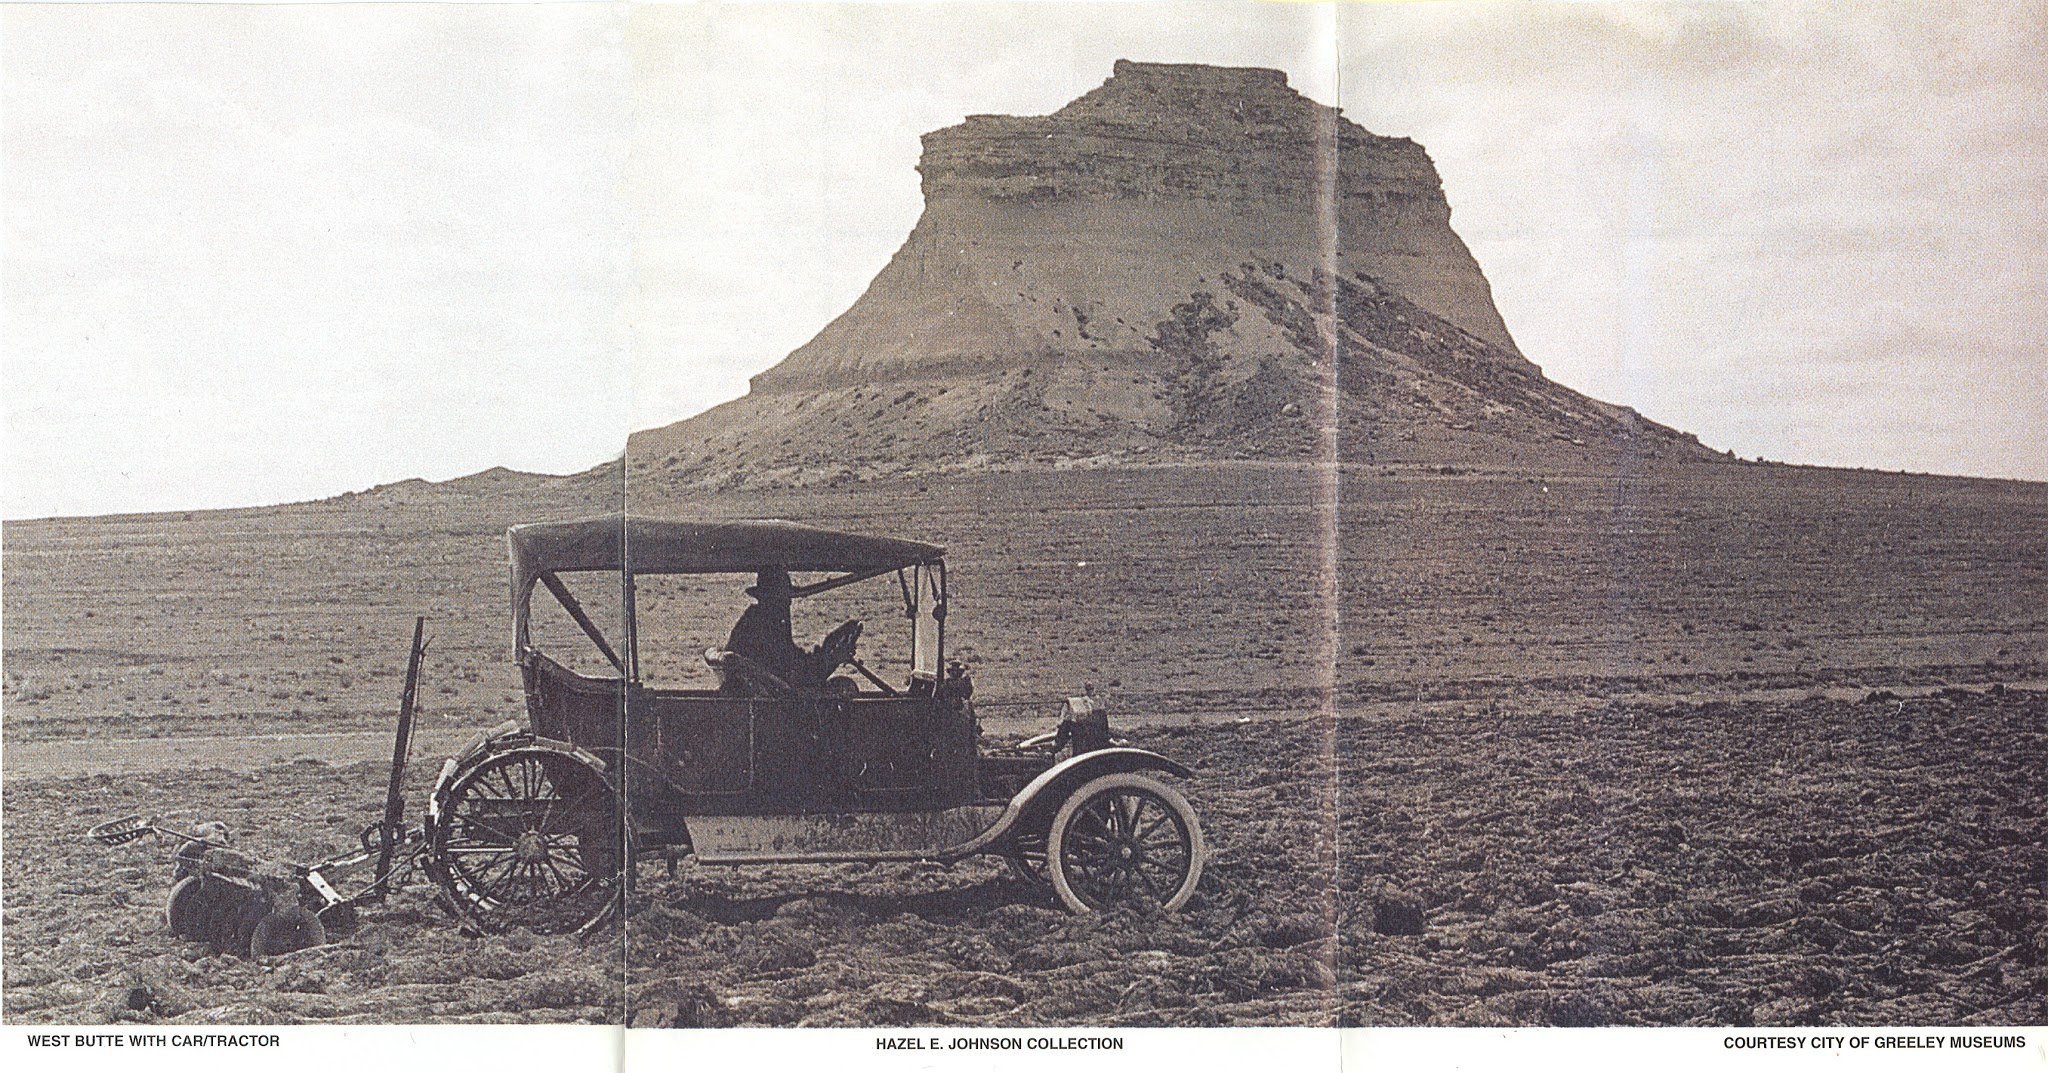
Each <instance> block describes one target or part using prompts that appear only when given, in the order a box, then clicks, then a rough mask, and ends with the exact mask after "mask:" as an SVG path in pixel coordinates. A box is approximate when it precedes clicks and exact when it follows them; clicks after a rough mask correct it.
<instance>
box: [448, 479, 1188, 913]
mask: <svg viewBox="0 0 2048 1073" xmlns="http://www.w3.org/2000/svg"><path fill="white" fill-rule="evenodd" d="M508 540H509V544H510V550H511V580H512V587H511V596H512V608H513V616H512V618H513V641H514V651H515V653H516V658H517V659H518V663H519V668H520V674H521V677H522V680H523V682H524V685H525V694H526V718H525V719H524V720H523V721H515V722H513V723H508V724H506V725H504V726H501V727H499V728H497V729H496V730H494V731H493V732H491V733H489V734H487V735H485V736H484V737H483V738H481V739H479V740H478V741H477V742H476V743H475V744H473V745H472V746H471V747H470V748H469V749H467V750H465V751H464V752H463V753H462V754H461V755H460V756H457V757H455V758H452V759H450V760H449V761H448V762H447V763H446V764H445V765H444V767H443V770H442V773H441V777H440V779H439V780H438V782H437V783H436V786H435V789H434V791H433V795H432V797H431V798H430V799H429V804H428V820H427V823H426V841H427V847H426V865H427V868H428V871H429V872H430V873H431V874H432V875H433V876H434V878H435V879H436V880H437V881H438V882H439V883H440V884H441V886H442V887H443V889H444V891H445V892H446V894H447V895H448V896H449V899H450V901H451V902H452V903H453V904H454V905H455V906H456V907H457V908H458V910H459V911H460V912H461V913H463V914H464V915H465V916H466V917H468V918H469V919H470V920H471V921H472V922H473V923H475V924H476V925H478V926H479V927H482V928H485V929H497V928H502V927H507V926H512V925H515V924H516V925H521V926H527V927H531V928H536V929H545V930H559V929H562V928H568V927H573V928H588V927H591V926H593V925H595V924H596V923H598V922H599V921H601V920H603V919H606V918H607V917H608V915H609V913H610V912H611V911H612V910H613V909H614V908H615V907H616V906H617V905H618V904H619V902H620V900H621V898H622V895H623V891H624V889H625V887H626V885H627V884H628V883H630V881H631V878H632V873H633V871H634V869H633V866H632V862H634V861H636V860H638V859H641V858H644V857H649V856H654V857H667V858H668V859H669V860H671V861H674V860H675V859H677V858H679V857H682V856H686V855H687V856H694V857H695V858H696V859H697V860H699V861H701V862H703V863H705V864H758V863H773V862H823V861H852V860H861V861H885V860H928V861H940V862H951V861H957V860H961V859H963V858H966V857H970V856H974V855H978V854H992V855H997V856H1001V857H1004V858H1006V859H1008V860H1009V861H1010V863H1011V865H1012V867H1013V869H1014V870H1015V871H1016V873H1017V874H1018V875H1019V876H1020V877H1022V878H1023V879H1025V880H1026V881H1027V882H1028V883H1030V884H1032V885H1036V886H1041V887H1044V888H1048V889H1049V890H1051V891H1053V892H1056V893H1057V894H1058V896H1059V898H1060V900H1061V901H1062V902H1064V903H1065V904H1066V905H1067V906H1068V907H1069V908H1070V909H1073V910H1074V911H1076V912H1090V911H1095V910H1098V909H1104V908H1108V907H1111V906H1114V905H1125V904H1128V905H1134V906H1137V907H1140V908H1146V909H1154V910H1172V909H1177V908H1179V907H1180V906H1181V905H1182V904H1184V903H1185V902H1186V901H1187V899H1188V898H1189V897H1190V896H1191V895H1192V893H1193V892H1194V890H1195V887H1196V884H1197V883H1198V881H1199V879H1200V875H1201V867H1202V860H1203V857H1204V852H1205V851H1204V847H1203V842H1202V833H1201V828H1200V825H1199V823H1198V821H1197V820H1196V818H1195V814H1194V811H1193V809H1192V807H1191V806H1190V805H1189V804H1188V803H1187V801H1186V799H1185V797H1184V796H1183V795H1182V794H1181V793H1180V792H1179V791H1178V790H1176V789H1174V788H1173V787H1172V786H1171V785H1170V784H1168V783H1166V782H1164V781H1162V778H1161V777H1162V776H1167V777H1173V778H1178V779H1186V778H1190V777H1192V773H1191V772H1190V771H1188V769H1186V768H1185V767H1183V766H1182V765H1180V764H1178V763H1176V762H1174V761H1172V760H1170V759H1168V758H1166V757H1164V756H1161V755H1159V754H1157V753H1153V752H1149V751H1147V750H1142V749H1133V748H1127V747H1119V746H1115V745H1107V746H1105V747H1099V748H1089V749H1082V748H1079V747H1076V749H1075V755H1071V756H1066V757H1060V756H1058V755H1057V754H1056V753H1055V752H1054V751H1053V750H1051V749H1049V748H1045V747H1042V746H1041V747H1037V748H1011V749H990V750H983V749H981V748H979V747H978V746H979V741H980V737H981V731H980V726H979V723H978V721H977V720H976V718H975V714H974V709H973V703H972V690H973V686H972V682H971V679H970V678H969V677H968V675H967V673H966V671H965V669H964V668H963V667H962V666H961V665H959V664H958V663H950V664H949V662H948V659H947V655H948V652H947V647H946V622H947V617H948V613H949V611H950V603H949V597H948V586H947V574H946V564H945V550H944V549H943V548H941V547H939V546H936V545H932V544H927V543H922V542H918V541H910V540H901V539H895V538H890V537H878V536H866V535H859V534H852V533H842V532H835V531H831V530H826V529H819V528H814V527H811V526H807V525H800V524H796V523H792V522H786V521H776V520H745V521H725V520H708V521H692V520H672V519H656V518H643V517H628V516H625V515H618V514H613V515H606V516H602V517H596V518H583V519H575V520H569V521H561V522H548V523H539V524H533V525H522V526H515V527H513V528H512V529H511V531H510V533H509V534H508ZM767 572H782V573H786V574H787V575H788V576H789V577H791V578H793V579H794V578H799V577H801V578H802V579H803V580H801V581H793V582H792V589H791V593H790V595H791V598H792V599H793V600H804V599H809V598H813V597H817V596H820V595H822V594H825V593H828V592H833V591H835V590H839V589H842V588H845V587H848V586H854V585H863V584H865V585H879V586H885V587H887V588H890V589H893V590H894V592H895V593H896V595H897V596H899V597H900V600H901V603H902V612H903V617H904V621H905V622H907V623H908V627H909V634H910V636H909V637H908V639H907V651H908V653H909V658H908V661H907V663H908V673H907V676H906V678H905V679H904V680H903V681H902V682H901V683H900V685H899V684H895V683H891V682H889V681H887V680H885V679H884V678H883V677H881V675H879V674H877V673H876V672H875V671H874V670H872V669H870V668H869V667H868V666H867V664H866V663H865V662H864V661H862V660H861V659H860V658H859V657H858V656H857V655H856V654H855V649H854V644H853V642H852V641H846V643H845V644H844V651H843V653H842V652H841V651H839V650H837V649H834V650H833V651H832V652H831V653H830V654H829V655H827V656H823V657H822V658H823V660H824V662H826V663H830V664H831V665H832V666H831V667H830V668H828V669H829V670H834V671H839V670H844V669H845V668H848V667H850V668H852V669H853V670H854V671H856V672H857V673H858V677H857V678H856V677H854V676H852V675H846V674H834V675H833V676H832V677H831V678H830V679H829V680H828V681H827V682H826V684H825V685H824V686H822V687H821V686H819V685H818V684H817V683H815V682H813V683H809V684H798V683H795V682H793V681H788V680H784V678H783V677H781V676H778V675H776V674H774V673H761V670H762V669H761V668H760V667H758V666H756V665H753V664H752V663H751V661H749V660H746V659H743V658H741V657H739V656H737V655H736V654H734V653H731V652H727V651H725V650H723V649H719V648H713V649H710V650H707V651H706V652H705V653H704V659H705V662H707V663H708V664H710V665H711V666H712V667H714V668H716V669H717V670H718V672H719V676H720V678H721V679H722V680H723V681H722V683H721V684H720V686H719V687H718V688H672V687H667V686H662V685H657V684H650V683H649V682H648V681H647V680H646V676H644V675H643V674H642V663H641V656H642V653H641V651H640V649H641V636H640V628H639V622H640V618H641V615H640V611H639V608H638V604H639V602H640V599H639V593H640V589H641V587H642V585H643V584H645V583H646V582H645V579H647V578H650V577H654V576H658V575H704V576H718V575H735V574H737V575H748V574H753V575H756V576H762V575H763V574H764V573H767ZM572 582H573V585H572ZM593 583H595V584H596V585H598V586H607V587H608V586H617V588H616V590H615V591H608V592H607V597H608V604H609V605H610V607H611V609H612V610H611V614H610V617H611V618H612V619H613V620H614V629H613V631H612V632H611V633H610V634H608V633H607V632H606V631H605V630H603V629H601V628H600V626H599V624H598V622H597V621H596V619H597V618H598V617H605V616H593V615H592V614H591V613H590V612H589V611H588V610H586V609H585V607H584V606H583V603H582V601H580V600H579V599H578V597H577V595H576V589H577V588H582V589H583V590H584V591H585V592H586V594H588V593H590V592H595V591H599V590H598V589H597V588H593V587H591V586H592V585H593ZM749 591H750V592H752V591H754V590H749ZM543 596H545V597H546V598H551V599H552V600H554V601H555V603H557V604H559V605H560V608H561V610H562V611H563V612H566V614H567V617H568V618H569V619H570V620H572V621H573V622H574V623H575V624H576V625H577V627H578V628H579V629H580V630H581V632H582V633H583V634H584V635H585V637H586V638H587V640H588V641H589V643H590V645H591V646H592V647H593V648H595V649H596V650H597V652H598V653H600V654H601V655H602V656H603V657H604V659H605V663H606V665H607V666H608V667H609V669H610V671H611V673H609V674H604V673H599V674H590V673H585V672H583V671H579V670H575V669H571V667H570V666H568V665H566V664H565V663H563V662H561V661H559V660H557V659H556V658H555V657H554V656H553V655H551V654H550V653H548V652H546V651H543V649H542V647H541V646H540V645H539V644H538V643H537V642H536V638H535V632H534V629H533V617H534V609H535V602H536V600H537V599H540V598H542V597H543ZM842 630H844V631H846V632H850V633H851V634H853V635H854V636H856V637H857V636H858V634H859V633H860V627H859V626H858V625H854V624H849V626H848V627H843V628H842ZM838 632H839V631H835V634H837V633H838ZM842 639H843V638H842ZM833 643H835V642H834V640H833V639H832V638H828V640H827V644H828V645H831V644H833ZM822 647H823V646H821V648H822ZM842 655H843V657H844V658H843V659H842V658H840V657H841V656H842ZM735 676H736V677H737V678H739V679H740V680H741V687H740V688H735V686H734V681H733V679H734V678H735ZM1092 744H1097V745H1101V744H1102V743H1101V742H1100V741H1096V742H1093V743H1092Z"/></svg>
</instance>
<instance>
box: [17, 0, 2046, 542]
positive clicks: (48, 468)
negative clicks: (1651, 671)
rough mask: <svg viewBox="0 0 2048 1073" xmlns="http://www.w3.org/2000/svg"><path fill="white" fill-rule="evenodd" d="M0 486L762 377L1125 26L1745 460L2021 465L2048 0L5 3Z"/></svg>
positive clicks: (318, 490) (2032, 405)
mask: <svg viewBox="0 0 2048 1073" xmlns="http://www.w3.org/2000/svg"><path fill="white" fill-rule="evenodd" d="M0 24H4V25H0V28H4V31H5V32H4V37H0V64H4V68H0V77H4V92H5V112H4V130H0V136H4V153H5V157H4V168H5V171H4V184H5V185H4V210H5V263H4V279H0V286H4V303H0V308H4V316H5V320H4V340H5V348H6V349H5V363H4V366H0V377H4V379H0V392H4V414H5V444H4V448H5V454H4V467H0V482H4V491H0V516H4V517H8V518H23V517H33V516H39V515H46V514H54V513H63V514H70V513H100V512H107V511H120V510H157V509H180V508H195V507H208V506H226V505H239V504H253V503H269V502H279V501H286V500H294V499H304V498H311V497H316V496H323V495H331V494H334V493H337V492H341V491H346V490H351V489H360V488H364V487H367V486H369V485H372V484H376V483H381V482H385V481H392V480H400V479H404V478H406V477H413V476H424V477H428V478H432V479H442V478H447V477H452V476H458V475H460V474H464V473H469V472H474V471H476V470H479V469H483V468H486V467H489V466H493V465H506V466H512V467H514V468H519V469H533V470H544V471H553V472H566V471H571V470H576V469H582V468H585V467H587V466H590V465H593V464H595V463H598V462H600V461H603V460H605V459H607V458H609V457H613V456H615V455H616V454H617V453H618V452H619V451H620V450H621V449H622V447H623V445H624V440H625V435H626V433H627V432H628V431H630V430H631V429H634V428H644V427H651V426H655V425H660V424H665V423H667V422H669V421H673V420H677V419H680V418H682V417H686V416H688V415H690V414H691V413H694V412H696V411H698V410H701V409H703V408H704V407H706V406H709V405H712V404H715V403H717V402H719V401H722V400H724V399H726V398H730V397H733V396H735V395H737V394H739V393H741V392H743V391H744V390H745V386H746V379H747V377H748V376H750V375H752V374H754V373H756V372H759V371H760V370H762V369H764V368H766V367H768V366H769V365H772V364H774V363H775V362H776V361H778V360H780V359H781V357H782V356H783V355H784V354H786V353H788V352H789V351H790V350H792V349H794V348H796V347H797V346H799V345H801V344H802V343H803V342H805V341H806V340H807V339H809V338H810V336H811V335H812V334H814V333H815V332H816V331H817V330H818V329H819V328H820V327H822V326H823V325H824V324H825V323H826V322H827V321H828V320H830V319H831V318H832V317H833V316H835V315H837V314H838V313H839V312H840V311H842V310H844V309H845V308H846V306H847V305H849V304H850V303H851V302H852V301H853V300H854V299H855V298H856V297H858V296H859V294H860V292H861V291H862V290H863V289H864V288H865V287H866V286H867V283H868V281H869V280H870V279H871V278H872V277H873V276H874V274H875V272H876V271H878V270H879V269H880V268H881V266H882V265H883V264H884V263H885V262H886V261H887V260H888V258H889V255H890V254H891V253H893V252H894V251H895V249H896V247H897V246H898V245H899V244H900V243H901V242H902V240H903V238H904V237H905V235H907V234H908V232H909V230H910V227H911V224H912V223H913V222H915V220H916V218H917V214H918V211H919V209H920V200H919V195H918V179H917V174H916V172H915V171H914V170H913V167H914V165H915V164H916V162H917V156H918V148H919V147H918V140H917V136H918V135H919V134H920V133H922V132H925V131H928V130H932V129H936V128H938V127H943V126H948V125H951V124H953V123H957V122H959V121H960V120H961V119H962V118H964V117H965V116H966V115H968V114H970V113H984V112H996V113H1013V114H1042V113H1044V112H1047V111H1050V110H1052V109H1055V108H1057V107H1059V106H1060V105H1061V104H1064V103H1065V102H1066V101H1068V100H1071V99H1072V98H1074V97H1076V96H1079V95H1080V94H1081V93H1083V92H1085V91H1087V90H1088V89H1090V88H1093V87H1094V86H1096V85H1099V84H1100V83H1101V82H1102V80H1103V79H1105V78H1107V77H1108V76H1109V73H1110V66H1111V64H1112V62H1113V61H1114V60H1116V59H1117V58H1120V57H1124V58H1132V59H1147V60H1161V61H1181V62H1205V63H1224V64H1255V65H1260V66H1269V67H1279V68H1283V69H1285V70H1287V71H1288V72H1289V73H1290V75H1291V76H1292V81H1293V84H1294V85H1295V86H1296V87H1297V88H1299V89H1301V90H1302V91H1303V92H1305V93H1308V94H1309V95H1311V96H1313V97H1316V98H1317V99H1319V100H1323V101H1326V102H1334V103H1338V104H1341V105H1342V106H1343V107H1344V108H1345V110H1346V113H1347V114H1348V115H1349V116H1350V117H1351V118H1352V119H1354V120H1356V121H1358V122H1359V123H1361V124H1362V125H1364V126H1365V127H1367V128H1368V129H1371V130H1373V131H1375V132H1378V133H1382V134H1395V135H1406V136H1409V137H1413V138H1415V139H1416V140H1418V141H1420V142H1422V143H1423V144H1424V145H1425V146H1427V147H1428V149H1429V150H1430V152H1431V155H1432V156H1433V157H1434V158H1435V159H1436V161H1437V165H1438V167H1439V169H1440V171H1441V172H1442V174H1443V177H1444V183H1445V187H1446V190H1447V193H1448V195H1449V198H1450V202H1451V205H1452V208H1453V216H1452V224H1453V226H1454V227H1455V228H1456V229H1457V230H1458V232H1459V233H1460V234H1461V235H1463V236H1464V238H1465V240H1466V241H1467V242H1468V243H1469V244H1470V245H1471V246H1472V248H1473V251H1474V253H1475V254H1476V255H1477V257H1478V259H1479V262H1480V264H1481V266H1482V267H1483V268H1484V270H1485V271H1486V274H1487V276H1488V278H1489V279H1490V280H1491V281H1492V282H1493V286H1494V292H1495V297H1496V299H1497V301H1498V303H1499V305H1500V307H1501V312H1502V315H1503V316H1504V317H1505V319H1506V321H1507V324H1508V327H1509V329H1510V330H1511V331H1512V332H1513V333H1514V335H1515V337H1516V339H1517V341H1518V342H1519V343H1520V345H1521V347H1522V350H1523V351H1524V352H1525V353H1526V354H1527V355H1528V356H1529V357H1530V358H1531V359H1532V360H1534V361H1536V362H1537V363H1538V364H1540V365H1542V366H1543V367H1544V369H1545V371H1546V372H1548V373H1549V374H1550V375H1551V376H1552V377H1553V378H1555V379H1557V380H1559V381H1561V382H1563V383H1565V384H1567V385H1570V386H1571V387H1574V388H1577V389H1579V390H1582V391H1585V392H1587V393H1589V394H1592V395H1595V396H1598V397H1600V398H1604V399H1608V400H1610V401H1614V402H1621V403H1626V404H1629V405H1632V406H1635V407H1636V408H1637V409H1639V410H1641V411H1642V412H1644V413H1645V414H1647V415H1648V416H1650V417H1652V418H1654V419H1656V420H1659V421H1662V422H1665V423H1667V424H1671V425H1676V426H1678V427H1681V428H1684V429H1687V430H1690V431H1694V432H1697V433H1698V434H1699V435H1700V437H1701V438H1702V439H1703V440H1704V441H1706V442H1707V443H1708V444H1710V445H1712V446H1715V447H1724V448H1732V449H1734V450H1735V451H1737V452H1738V453H1740V454H1742V455H1744V456H1747V457H1754V456H1757V455H1762V456H1766V457H1770V458H1774V459H1782V460H1790V461H1800V462H1816V463H1825V464H1832V465H1858V466H1873V467H1881V468H1888V469H1898V468H1908V469H1915V470H1932V471H1940V472H1954V473H1974V474H1985V475H2004V476H2019V477H2029V478H2033V479H2048V431H2044V430H2048V352H2044V348H2048V344H2044V339H2048V283H2044V280H2048V252H2044V251H2048V222H2044V221H2048V104H2044V100H2048V60H2044V56H2048V9H2044V7H2043V5H2041V4H2039V3H2034V2H2029V3H2019V4H2011V5H2004V4H1956V5H1941V4H1915V5H1911V6H1902V7H1897V8H1889V7H1882V6H1878V5H1873V4H1855V5H1816V6H1809V7H1792V6H1781V5H1775V4H1725V3H1714V4H1693V5H1654V6H1653V5H1638V4H1595V3H1578V4H1565V5H1557V6H1542V5H1527V4H1505V3H1502V4H1483V5H1465V4H1452V3H1432V4H1372V5H1352V6H1347V7H1344V8H1342V9H1332V8H1327V7H1311V6H1306V5H1239V4H1230V3H1204V4H1198V5H1164V4H1144V5H1106V4H1085V5H1050V4H1007V5H996V4H979V5H969V4H953V5H944V6H914V5H896V4H890V5H853V4H843V5H820V6H797V5H784V4H772V5H743V4H725V5H677V6H668V7H644V6H643V7H627V6H623V5H597V4H591V5H564V6H553V7H548V6H526V5H517V6H498V7H456V6H447V5H421V6H406V7H396V6H382V5H380V6H368V7H334V6H317V7H282V8H253V7H177V6H163V5H149V6H137V7H123V6H113V5H93V6H88V7H65V8H34V7H21V6H13V5H9V6H8V7H6V8H5V10H4V11H0Z"/></svg>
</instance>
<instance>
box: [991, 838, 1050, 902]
mask: <svg viewBox="0 0 2048 1073" xmlns="http://www.w3.org/2000/svg"><path fill="white" fill-rule="evenodd" d="M1003 860H1004V861H1006V862H1008V863H1009V865H1010V874H1011V875H1013V876H1015V877H1017V878H1018V879H1020V880H1022V881H1023V882H1024V884H1025V885H1026V886H1029V887H1030V888H1031V889H1033V890H1038V891H1049V890H1051V889H1052V877H1051V876H1050V875H1048V874H1046V864H1045V836H1044V835H1042V834H1040V835H1035V836H1032V837H1029V838H1024V837H1020V838H1018V839H1017V841H1016V845H1015V846H1013V847H1012V848H1011V850H1010V852H1008V853H1005V854H1003Z"/></svg>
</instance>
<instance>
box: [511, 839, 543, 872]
mask: <svg viewBox="0 0 2048 1073" xmlns="http://www.w3.org/2000/svg"><path fill="white" fill-rule="evenodd" d="M512 853H513V855H514V856H516V857H518V858H519V860H520V862H521V863H524V864H537V863H539V862H541V861H544V860H547V859H548V846H547V843H546V842H544V841H542V840H541V837H540V832H539V831H528V832H526V833H525V834H522V835H520V836H519V840H518V841H516V842H514V843H513V844H512Z"/></svg>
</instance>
